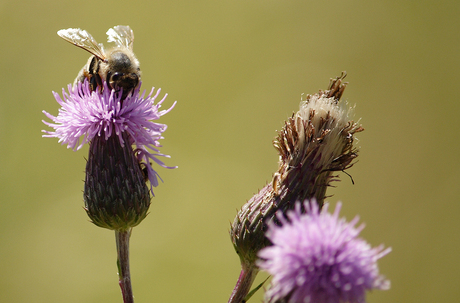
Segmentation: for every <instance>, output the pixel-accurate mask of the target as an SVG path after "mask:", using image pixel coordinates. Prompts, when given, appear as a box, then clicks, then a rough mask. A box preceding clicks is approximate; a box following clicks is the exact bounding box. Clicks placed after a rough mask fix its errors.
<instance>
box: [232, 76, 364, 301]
mask: <svg viewBox="0 0 460 303" xmlns="http://www.w3.org/2000/svg"><path fill="white" fill-rule="evenodd" d="M345 76H346V73H345V72H343V73H342V75H341V76H340V77H337V78H335V79H331V81H330V84H329V87H328V89H327V90H325V91H322V90H320V91H319V92H318V93H316V94H314V95H307V96H306V100H305V101H302V102H301V104H300V109H299V111H298V112H296V113H294V114H293V115H292V117H290V118H289V119H288V120H287V121H286V122H285V124H284V127H283V128H282V129H281V131H280V132H279V133H278V136H277V137H276V138H275V140H274V142H273V144H274V146H275V148H276V149H277V151H278V153H279V167H278V170H277V172H275V173H274V174H273V179H272V181H271V182H269V183H268V184H267V185H266V186H265V187H264V188H262V189H261V190H260V191H259V192H258V193H257V194H256V195H254V196H253V197H252V198H251V199H250V200H249V201H248V202H247V203H246V204H245V205H243V207H242V208H241V210H240V211H239V212H238V214H237V216H236V218H235V220H234V222H233V224H232V226H231V230H230V235H231V239H232V242H233V245H234V247H235V250H236V252H237V254H238V255H239V257H240V261H241V264H242V276H245V275H244V274H243V273H246V276H247V277H246V278H245V277H241V276H240V280H241V281H240V280H238V284H240V288H244V287H241V285H243V284H249V286H248V287H247V289H246V290H241V289H237V287H235V290H234V293H233V294H232V298H233V299H232V298H231V299H230V301H229V302H242V300H243V299H244V297H245V296H246V295H247V293H248V291H249V288H250V286H251V284H252V281H253V280H254V278H255V275H256V274H257V272H258V269H257V267H256V265H255V261H256V260H257V253H258V251H259V250H260V249H262V248H264V247H266V246H268V245H270V242H269V240H268V239H267V238H266V237H265V235H264V234H265V231H266V229H267V223H268V222H270V221H273V220H277V219H276V216H275V213H276V212H282V213H283V214H285V213H286V212H287V211H288V210H290V209H293V208H294V205H295V202H296V201H305V200H312V199H315V200H316V203H317V204H318V206H319V208H320V209H321V207H322V206H323V203H324V199H325V197H326V190H327V187H328V186H330V184H331V182H332V181H335V180H338V176H337V174H336V172H339V171H345V170H346V169H348V168H350V167H351V166H352V165H353V163H354V161H353V160H354V159H356V157H357V148H356V147H354V145H353V141H354V134H355V133H357V132H360V131H363V130H364V129H363V128H362V127H361V125H359V124H357V123H355V122H354V121H352V120H350V119H351V117H350V116H351V109H350V108H349V107H348V105H347V104H346V103H344V102H339V101H340V98H341V97H342V94H343V92H344V90H345V87H346V85H347V83H346V82H343V79H344V78H345ZM249 276H250V277H249ZM244 279H246V281H243V280H244ZM238 284H237V286H238ZM240 291H241V293H238V292H240Z"/></svg>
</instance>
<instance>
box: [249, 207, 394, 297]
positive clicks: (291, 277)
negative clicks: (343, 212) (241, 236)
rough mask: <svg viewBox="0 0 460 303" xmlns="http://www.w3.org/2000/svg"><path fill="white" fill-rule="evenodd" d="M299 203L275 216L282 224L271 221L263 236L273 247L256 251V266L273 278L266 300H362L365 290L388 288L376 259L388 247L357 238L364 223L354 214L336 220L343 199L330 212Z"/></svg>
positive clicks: (387, 250) (385, 251) (389, 249)
mask: <svg viewBox="0 0 460 303" xmlns="http://www.w3.org/2000/svg"><path fill="white" fill-rule="evenodd" d="M301 206H302V204H301V203H297V204H296V208H295V210H292V211H289V212H287V219H286V218H284V217H283V216H281V215H279V216H277V218H278V219H279V220H280V221H281V223H282V226H277V225H275V223H274V222H273V221H272V222H271V223H269V229H268V231H267V233H266V236H267V237H268V238H269V240H270V241H271V242H272V243H273V246H269V247H266V248H264V249H262V250H261V251H260V252H259V254H258V255H259V257H260V258H261V259H260V260H259V261H258V262H257V265H258V266H259V267H260V268H261V269H264V270H266V271H268V272H269V273H270V274H271V275H272V276H273V279H272V282H271V286H270V288H269V289H268V291H267V293H266V299H267V301H268V302H289V303H305V302H311V303H340V302H353V303H356V302H365V291H366V290H371V289H382V290H386V289H389V287H390V282H389V281H388V280H385V279H384V277H383V276H381V275H379V271H378V267H377V263H376V262H377V260H378V259H380V258H381V257H383V256H385V255H386V254H388V253H389V252H390V251H391V248H387V249H384V247H383V245H380V246H378V247H376V248H371V246H370V245H369V244H368V243H367V242H366V241H364V240H363V239H361V238H358V235H359V233H360V232H361V230H362V229H363V228H364V224H361V225H360V226H359V227H355V225H356V224H357V222H358V220H359V218H358V217H355V218H354V219H353V220H352V221H351V222H349V223H348V222H346V221H345V219H344V218H342V219H339V212H340V209H341V203H338V204H337V206H336V208H335V211H334V213H333V214H329V213H328V212H327V205H325V206H324V207H323V209H322V211H320V210H319V208H318V205H317V203H316V202H314V201H313V202H312V203H308V202H307V203H305V204H304V206H305V209H306V212H307V213H306V214H305V213H302V209H301V208H302V207H301Z"/></svg>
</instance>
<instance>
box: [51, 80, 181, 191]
mask: <svg viewBox="0 0 460 303" xmlns="http://www.w3.org/2000/svg"><path fill="white" fill-rule="evenodd" d="M139 90H140V85H139V87H138V88H137V89H136V90H135V91H134V92H133V93H132V94H130V95H128V96H127V97H126V99H124V100H121V97H122V93H121V92H120V93H116V92H115V91H114V90H110V89H108V88H107V83H106V82H104V88H103V89H102V92H100V91H99V90H97V91H93V92H91V90H90V87H89V84H88V82H87V81H85V82H84V83H78V84H77V85H76V86H75V87H73V88H72V86H71V85H70V84H69V85H68V91H69V92H68V93H67V92H66V91H65V90H64V89H62V95H63V98H61V97H60V96H59V94H57V93H55V92H53V94H54V97H55V98H56V101H57V102H58V103H59V104H60V105H61V106H62V108H61V109H59V114H58V115H57V117H55V116H53V115H51V114H49V113H47V112H46V111H43V113H44V114H45V115H46V116H47V117H48V118H50V119H51V120H52V121H53V122H54V123H50V122H46V121H43V123H45V124H46V125H48V126H50V127H52V128H54V131H43V132H44V133H46V135H43V137H55V138H59V142H60V143H62V144H67V148H72V149H73V150H78V149H80V148H81V147H82V146H83V145H84V144H85V143H89V142H91V141H92V140H93V139H94V138H95V137H100V136H104V137H105V140H108V139H109V138H110V137H111V136H112V135H116V136H117V137H118V139H119V142H120V144H121V146H122V147H123V146H125V144H127V145H128V146H131V145H133V146H135V150H134V152H135V155H136V157H137V159H138V161H139V164H142V166H143V168H144V171H145V172H146V174H147V178H148V180H149V181H150V191H151V193H152V195H153V190H152V189H153V188H152V186H157V185H158V177H159V176H158V173H157V172H156V171H155V170H153V168H152V167H151V165H150V163H151V161H153V162H155V163H157V164H159V165H160V166H162V167H165V168H176V167H169V166H166V165H165V164H164V163H163V162H162V161H161V160H160V159H158V157H167V158H169V157H170V156H168V155H164V154H162V153H160V152H159V150H158V147H161V145H160V144H159V142H158V140H160V139H163V136H162V133H163V132H164V131H165V130H166V128H167V126H166V125H165V124H160V123H155V122H152V121H151V120H158V119H159V118H160V117H161V116H163V115H164V114H166V113H168V112H169V111H170V110H171V109H172V108H173V107H174V106H175V104H176V102H174V104H173V105H172V106H171V107H170V108H169V109H167V110H162V111H159V109H160V107H161V104H162V103H163V101H164V100H165V99H166V97H167V94H166V95H165V96H164V97H163V99H161V100H160V101H159V102H158V103H156V104H154V101H155V99H156V98H157V97H158V95H159V94H160V90H161V89H158V90H157V92H156V94H155V95H153V93H154V88H152V91H151V92H150V94H149V95H148V96H147V98H144V96H145V91H144V92H143V93H142V95H141V96H140V95H139ZM123 134H124V135H123ZM126 134H127V136H125V135H126ZM124 138H127V140H125V139H124ZM126 141H127V142H126ZM152 151H153V152H152Z"/></svg>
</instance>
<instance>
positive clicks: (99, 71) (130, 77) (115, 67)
mask: <svg viewBox="0 0 460 303" xmlns="http://www.w3.org/2000/svg"><path fill="white" fill-rule="evenodd" d="M57 34H58V35H59V36H60V37H61V38H63V39H64V40H66V41H68V42H70V43H72V44H73V45H75V46H78V47H81V48H82V49H84V50H86V51H88V52H89V53H91V55H92V56H91V57H89V59H88V62H87V63H86V64H85V66H83V68H82V69H81V70H80V72H79V73H78V76H77V78H76V79H75V82H74V85H76V84H77V83H78V82H83V81H84V80H85V79H88V82H89V85H90V89H91V91H95V90H96V89H97V87H99V89H101V90H102V88H103V81H106V82H107V86H108V88H109V89H115V91H119V90H120V89H123V93H122V96H121V100H123V99H125V98H126V96H127V95H128V94H129V93H130V92H131V91H133V90H134V89H135V88H136V87H137V86H138V85H139V84H140V79H141V71H140V68H139V61H138V60H137V58H136V57H135V56H134V53H133V41H134V32H133V30H132V29H131V28H130V27H129V26H124V25H117V26H114V27H113V28H111V29H109V30H108V31H107V36H108V39H107V41H108V42H114V43H115V45H116V47H114V48H112V49H109V50H108V51H105V50H104V46H103V45H102V44H101V43H97V42H96V40H95V39H94V38H93V36H91V34H90V33H88V32H87V31H85V30H82V29H79V28H68V29H61V30H60V31H58V32H57Z"/></svg>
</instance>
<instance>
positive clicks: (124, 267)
mask: <svg viewBox="0 0 460 303" xmlns="http://www.w3.org/2000/svg"><path fill="white" fill-rule="evenodd" d="M130 236H131V229H128V230H115V238H116V241H117V266H118V284H119V285H120V288H121V294H122V296H123V302H124V303H134V297H133V288H132V287H131V273H130V272H129V237H130Z"/></svg>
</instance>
